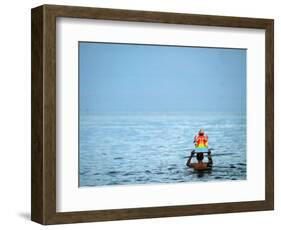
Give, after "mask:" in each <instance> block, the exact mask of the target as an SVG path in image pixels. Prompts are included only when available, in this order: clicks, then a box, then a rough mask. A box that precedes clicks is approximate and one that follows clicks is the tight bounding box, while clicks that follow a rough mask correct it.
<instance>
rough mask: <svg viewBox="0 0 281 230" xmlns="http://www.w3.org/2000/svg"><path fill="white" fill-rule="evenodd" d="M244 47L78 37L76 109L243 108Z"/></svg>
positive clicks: (244, 88) (82, 110) (127, 110)
mask: <svg viewBox="0 0 281 230" xmlns="http://www.w3.org/2000/svg"><path fill="white" fill-rule="evenodd" d="M246 53H247V51H246V50H245V49H226V48H203V47H183V46H165V45H136V44H117V43H94V42H79V95H80V111H81V112H97V113H99V112H101V113H114V112H126V113H130V112H167V113H169V112H238V113H245V112H246Z"/></svg>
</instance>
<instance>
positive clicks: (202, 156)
mask: <svg viewBox="0 0 281 230" xmlns="http://www.w3.org/2000/svg"><path fill="white" fill-rule="evenodd" d="M196 159H197V160H198V161H203V159H204V154H203V153H197V155H196Z"/></svg>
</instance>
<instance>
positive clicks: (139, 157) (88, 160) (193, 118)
mask: <svg viewBox="0 0 281 230" xmlns="http://www.w3.org/2000/svg"><path fill="white" fill-rule="evenodd" d="M201 127H202V128H204V129H205V131H206V133H207V135H208V136H209V147H211V148H214V150H213V151H212V154H213V161H214V166H213V169H212V170H210V171H206V172H196V171H194V170H193V169H190V168H187V167H186V166H185V163H186V160H187V158H186V157H187V155H189V153H190V149H192V147H193V143H192V141H193V137H194V135H195V134H196V133H197V132H198V130H199V128H201ZM206 160H207V159H206ZM79 164H80V165H79V168H80V172H79V175H80V177H79V179H80V186H103V185H124V184H152V183H153V184H155V183H179V182H197V181H214V180H245V179H246V116H245V115H241V114H227V113H225V114H222V113H211V114H200V115H199V114H186V113H182V114H178V113H177V114H158V113H157V114H110V115H108V114H107V115H105V114H80V162H79Z"/></svg>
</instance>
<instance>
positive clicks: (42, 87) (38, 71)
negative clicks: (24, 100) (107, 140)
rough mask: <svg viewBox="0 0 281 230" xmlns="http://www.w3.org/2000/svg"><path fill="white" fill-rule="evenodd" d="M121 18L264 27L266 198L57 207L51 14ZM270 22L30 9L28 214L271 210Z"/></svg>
mask: <svg viewBox="0 0 281 230" xmlns="http://www.w3.org/2000/svg"><path fill="white" fill-rule="evenodd" d="M57 17H71V18H85V19H103V20H121V21H132V22H148V23H170V24H186V25H203V26H218V27H237V28H255V29H264V30H265V36H266V38H265V40H266V44H265V47H266V51H265V54H266V57H265V60H266V63H265V67H266V71H265V76H266V82H265V87H266V105H265V109H266V114H265V116H266V121H265V123H266V140H265V143H266V150H265V154H266V161H265V178H266V181H265V200H264V201H249V202H232V203H215V204H198V205H197V204H196V205H179V206H163V207H145V208H129V209H111V210H100V211H77V212H57V211H56V18H57ZM273 40H274V21H273V20H271V19H257V18H241V17H225V16H210V15H194V14H180V13H164V12H147V11H131V10H117V9H103V8H88V7H74V6H57V5H43V6H39V7H36V8H34V9H32V50H31V52H32V157H31V164H32V168H31V174H32V178H31V182H32V183H31V184H32V185H31V193H32V194H31V198H32V199H31V219H32V220H33V221H35V222H38V223H41V224H63V223H76V222H91V221H110V220H124V219H139V218H156V217H171V216H185V215H198V214H215V213H231V212H244V211H258V210H273V209H274V91H273V90H274V76H273V69H274V66H273V60H274V50H273V49H274V43H273Z"/></svg>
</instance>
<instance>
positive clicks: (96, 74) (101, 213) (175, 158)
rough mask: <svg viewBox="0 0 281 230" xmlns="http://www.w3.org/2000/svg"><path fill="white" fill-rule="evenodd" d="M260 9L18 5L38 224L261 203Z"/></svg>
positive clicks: (264, 72) (268, 181)
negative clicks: (207, 11)
mask: <svg viewBox="0 0 281 230" xmlns="http://www.w3.org/2000/svg"><path fill="white" fill-rule="evenodd" d="M273 37H274V36H273V20H272V19H258V18H240V17H225V16H210V15H194V14H179V13H168V12H147V11H131V10H117V9H103V8H88V7H73V6H57V5H43V6H40V7H37V8H34V9H32V159H31V160H32V162H31V163H32V178H31V179H32V188H31V190H32V204H31V208H32V210H31V219H32V220H33V221H36V222H38V223H41V224H59V223H75V222H90V221H108V220H122V219H138V218H154V217H169V216H184V215H198V214H214V213H229V212H243V211H259V210H272V209H273V208H274V97H273V95H274V92H273V90H274V77H273V69H274V68H273V60H274V50H273V48H274V46H273V44H274V43H273Z"/></svg>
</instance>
